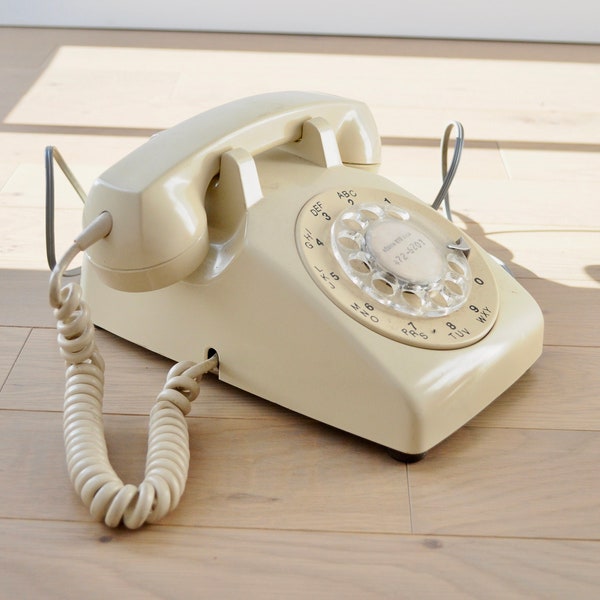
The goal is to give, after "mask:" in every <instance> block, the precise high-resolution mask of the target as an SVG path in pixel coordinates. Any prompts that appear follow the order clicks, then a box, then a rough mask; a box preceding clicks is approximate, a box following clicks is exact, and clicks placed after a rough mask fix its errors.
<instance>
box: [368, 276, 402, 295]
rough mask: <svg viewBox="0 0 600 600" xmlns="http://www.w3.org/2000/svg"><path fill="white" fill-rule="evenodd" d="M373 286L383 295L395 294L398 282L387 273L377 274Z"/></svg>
mask: <svg viewBox="0 0 600 600" xmlns="http://www.w3.org/2000/svg"><path fill="white" fill-rule="evenodd" d="M373 287H374V288H375V289H376V290H377V291H378V292H379V293H380V294H381V295H383V296H393V295H394V294H395V293H396V290H397V289H398V284H397V283H396V282H395V281H392V280H391V279H390V278H389V277H386V276H385V275H376V276H375V277H373Z"/></svg>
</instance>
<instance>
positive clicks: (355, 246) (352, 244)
mask: <svg viewBox="0 0 600 600" xmlns="http://www.w3.org/2000/svg"><path fill="white" fill-rule="evenodd" d="M337 241H338V244H339V245H340V246H342V248H344V249H345V250H348V251H349V252H357V251H358V250H360V249H361V247H362V244H363V241H364V238H363V237H362V235H360V234H358V233H356V232H352V231H343V232H342V233H340V234H339V235H338V238H337Z"/></svg>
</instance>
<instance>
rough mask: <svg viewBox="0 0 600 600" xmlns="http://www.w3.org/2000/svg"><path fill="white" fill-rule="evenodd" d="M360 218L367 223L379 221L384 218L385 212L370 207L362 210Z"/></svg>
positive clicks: (376, 207) (375, 207)
mask: <svg viewBox="0 0 600 600" xmlns="http://www.w3.org/2000/svg"><path fill="white" fill-rule="evenodd" d="M360 216H361V218H362V219H364V220H365V221H377V219H380V218H381V217H382V216H383V211H382V210H381V208H379V207H378V206H368V207H365V208H361V210H360Z"/></svg>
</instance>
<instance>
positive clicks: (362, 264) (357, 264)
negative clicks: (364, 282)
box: [348, 254, 371, 274]
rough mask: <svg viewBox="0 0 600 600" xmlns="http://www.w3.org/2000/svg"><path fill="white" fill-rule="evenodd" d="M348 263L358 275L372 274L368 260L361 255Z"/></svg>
mask: <svg viewBox="0 0 600 600" xmlns="http://www.w3.org/2000/svg"><path fill="white" fill-rule="evenodd" d="M348 263H349V265H350V267H351V268H352V269H353V270H354V271H356V272H357V273H362V274H366V273H370V272H371V265H370V264H369V262H368V260H367V258H366V257H365V256H362V255H360V254H359V255H357V256H353V257H352V258H350V260H349V261H348Z"/></svg>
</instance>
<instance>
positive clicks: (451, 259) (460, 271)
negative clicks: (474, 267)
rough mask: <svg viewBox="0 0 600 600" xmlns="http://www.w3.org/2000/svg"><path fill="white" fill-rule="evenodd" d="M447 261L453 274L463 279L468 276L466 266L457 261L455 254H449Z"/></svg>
mask: <svg viewBox="0 0 600 600" xmlns="http://www.w3.org/2000/svg"><path fill="white" fill-rule="evenodd" d="M447 261H448V266H449V267H450V270H451V271H452V272H453V273H456V274H457V275H460V276H461V277H464V276H465V275H466V274H467V272H466V268H465V266H464V265H463V264H462V263H461V262H460V261H459V260H457V258H456V256H454V255H453V254H449V255H448V256H447Z"/></svg>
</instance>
